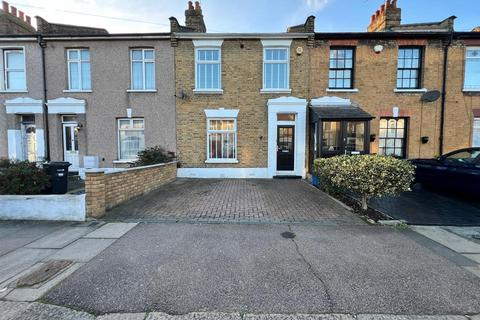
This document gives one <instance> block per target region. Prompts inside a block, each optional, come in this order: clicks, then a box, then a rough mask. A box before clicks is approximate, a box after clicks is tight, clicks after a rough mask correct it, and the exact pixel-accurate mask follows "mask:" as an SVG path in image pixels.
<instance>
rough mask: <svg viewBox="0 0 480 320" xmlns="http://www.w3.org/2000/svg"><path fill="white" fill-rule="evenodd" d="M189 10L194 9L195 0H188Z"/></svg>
mask: <svg viewBox="0 0 480 320" xmlns="http://www.w3.org/2000/svg"><path fill="white" fill-rule="evenodd" d="M188 10H193V2H192V1H188Z"/></svg>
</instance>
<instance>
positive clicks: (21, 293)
mask: <svg viewBox="0 0 480 320" xmlns="http://www.w3.org/2000/svg"><path fill="white" fill-rule="evenodd" d="M81 266H83V263H75V264H73V265H71V266H70V267H68V268H67V269H65V270H63V271H62V272H61V273H60V274H58V275H56V276H55V277H54V278H51V279H50V280H48V281H47V282H45V283H43V284H42V285H41V286H40V287H37V288H16V289H13V290H12V291H11V292H10V293H9V294H8V295H6V296H5V299H6V300H10V301H36V300H38V299H40V298H41V297H42V296H43V295H44V294H45V293H47V291H49V290H50V289H52V288H53V287H54V286H56V285H57V284H58V283H60V282H61V281H62V280H64V279H65V278H67V277H68V276H69V275H71V274H72V273H74V272H75V271H76V270H78V269H79V268H80V267H81Z"/></svg>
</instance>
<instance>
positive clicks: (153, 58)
mask: <svg viewBox="0 0 480 320" xmlns="http://www.w3.org/2000/svg"><path fill="white" fill-rule="evenodd" d="M133 51H142V59H140V60H138V59H137V60H134V59H133ZM145 51H153V57H152V59H147V58H145ZM134 62H141V63H142V76H143V85H142V88H141V89H134V86H133V63H134ZM152 62H153V88H149V89H147V88H145V84H146V83H147V82H146V79H147V78H146V73H145V63H152ZM156 77H157V72H156V66H155V49H154V48H130V89H128V90H127V91H129V92H135V91H137V92H156V91H157V89H156V87H157V84H156V81H155V80H156V79H155V78H156Z"/></svg>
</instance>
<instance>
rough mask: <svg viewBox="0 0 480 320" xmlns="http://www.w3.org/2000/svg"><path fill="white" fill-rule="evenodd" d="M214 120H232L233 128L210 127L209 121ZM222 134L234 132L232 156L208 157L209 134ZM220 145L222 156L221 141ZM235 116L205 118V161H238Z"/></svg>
mask: <svg viewBox="0 0 480 320" xmlns="http://www.w3.org/2000/svg"><path fill="white" fill-rule="evenodd" d="M215 120H227V121H233V130H213V129H210V121H215ZM217 133H220V134H223V133H227V134H228V133H234V134H235V139H234V147H233V153H234V154H233V158H210V134H217ZM221 145H222V156H223V143H222V144H221ZM237 154H238V152H237V118H207V160H206V161H205V162H206V163H238V160H237Z"/></svg>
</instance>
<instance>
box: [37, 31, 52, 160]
mask: <svg viewBox="0 0 480 320" xmlns="http://www.w3.org/2000/svg"><path fill="white" fill-rule="evenodd" d="M37 41H38V45H39V46H40V48H41V50H42V78H43V79H42V82H43V122H44V124H45V153H46V156H45V160H46V161H47V162H48V161H50V129H49V125H48V104H47V70H46V68H45V48H46V47H47V42H46V41H45V39H43V38H42V36H41V35H38V38H37Z"/></svg>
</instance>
